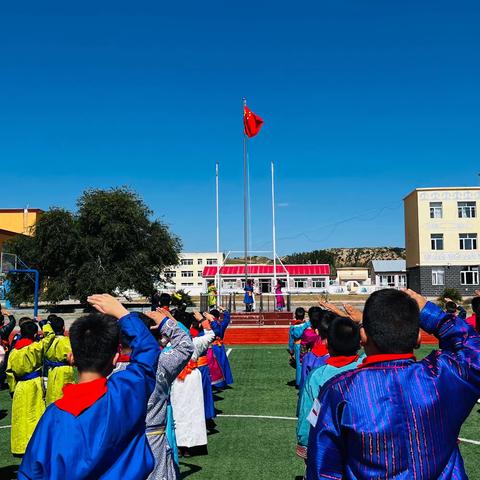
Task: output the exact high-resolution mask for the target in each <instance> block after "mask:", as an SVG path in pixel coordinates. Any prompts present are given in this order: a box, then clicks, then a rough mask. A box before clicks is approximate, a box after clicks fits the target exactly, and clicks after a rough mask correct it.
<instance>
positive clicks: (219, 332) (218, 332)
mask: <svg viewBox="0 0 480 480" xmlns="http://www.w3.org/2000/svg"><path fill="white" fill-rule="evenodd" d="M210 326H211V327H212V330H213V333H214V334H215V336H217V337H221V336H222V329H221V327H220V325H219V323H218V322H217V321H215V322H212V323H211V324H210Z"/></svg>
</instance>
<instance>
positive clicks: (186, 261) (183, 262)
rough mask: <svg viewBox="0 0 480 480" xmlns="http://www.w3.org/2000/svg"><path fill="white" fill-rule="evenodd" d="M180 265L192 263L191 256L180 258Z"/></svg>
mask: <svg viewBox="0 0 480 480" xmlns="http://www.w3.org/2000/svg"><path fill="white" fill-rule="evenodd" d="M180 265H193V258H182V259H181V260H180Z"/></svg>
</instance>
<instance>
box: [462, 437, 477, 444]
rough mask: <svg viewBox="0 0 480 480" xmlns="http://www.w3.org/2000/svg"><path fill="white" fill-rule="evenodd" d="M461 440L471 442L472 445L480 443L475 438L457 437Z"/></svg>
mask: <svg viewBox="0 0 480 480" xmlns="http://www.w3.org/2000/svg"><path fill="white" fill-rule="evenodd" d="M459 440H460V441H461V442H465V443H473V444H474V445H480V442H479V441H477V440H469V439H468V438H459Z"/></svg>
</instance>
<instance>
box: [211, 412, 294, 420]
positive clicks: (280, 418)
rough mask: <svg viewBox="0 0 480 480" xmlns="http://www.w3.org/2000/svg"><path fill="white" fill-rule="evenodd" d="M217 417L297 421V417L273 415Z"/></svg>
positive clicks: (220, 415) (221, 415) (224, 415)
mask: <svg viewBox="0 0 480 480" xmlns="http://www.w3.org/2000/svg"><path fill="white" fill-rule="evenodd" d="M217 417H229V418H267V419H271V420H297V417H275V416H272V415H226V414H223V413H222V414H219V415H217Z"/></svg>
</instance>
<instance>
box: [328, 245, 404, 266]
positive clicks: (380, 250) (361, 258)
mask: <svg viewBox="0 0 480 480" xmlns="http://www.w3.org/2000/svg"><path fill="white" fill-rule="evenodd" d="M328 251H329V252H331V253H332V254H333V257H334V259H335V267H366V266H368V264H369V263H370V261H372V260H398V259H404V258H405V249H404V248H398V247H363V248H330V249H329V250H328Z"/></svg>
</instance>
